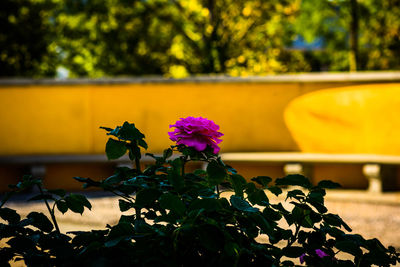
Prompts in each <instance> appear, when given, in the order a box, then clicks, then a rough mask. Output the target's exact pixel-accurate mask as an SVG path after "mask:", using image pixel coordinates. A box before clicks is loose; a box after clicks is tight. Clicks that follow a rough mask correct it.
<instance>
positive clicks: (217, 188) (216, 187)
mask: <svg viewBox="0 0 400 267" xmlns="http://www.w3.org/2000/svg"><path fill="white" fill-rule="evenodd" d="M215 189H216V190H217V195H218V198H219V187H218V185H216V186H215Z"/></svg>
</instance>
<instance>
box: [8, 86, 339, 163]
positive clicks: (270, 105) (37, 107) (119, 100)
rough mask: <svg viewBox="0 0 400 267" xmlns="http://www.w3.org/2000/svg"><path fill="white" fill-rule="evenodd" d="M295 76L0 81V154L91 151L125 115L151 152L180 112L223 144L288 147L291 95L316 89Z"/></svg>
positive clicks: (225, 147) (227, 147)
mask: <svg viewBox="0 0 400 267" xmlns="http://www.w3.org/2000/svg"><path fill="white" fill-rule="evenodd" d="M329 86H332V84H329V83H323V84H320V85H319V86H316V85H315V84H311V85H309V86H304V85H302V84H300V83H280V84H279V83H153V84H152V83H145V84H125V85H121V84H120V85H30V86H3V87H0V126H1V129H2V130H1V131H0V140H1V142H0V155H29V154H93V153H95V154H98V153H103V152H104V146H105V142H106V139H107V137H106V135H105V132H104V131H103V130H101V129H99V126H108V127H114V126H116V125H121V124H122V123H123V122H124V121H125V120H127V121H129V122H134V123H135V124H136V126H137V127H138V128H139V129H140V130H141V131H142V132H143V133H145V135H146V137H147V141H148V143H149V145H150V147H149V151H150V152H154V153H157V152H161V151H162V150H163V149H164V148H166V147H168V146H169V145H171V144H172V143H171V142H170V141H169V139H168V135H167V132H168V130H169V128H168V126H169V125H170V124H172V123H174V122H175V121H176V120H177V119H179V118H181V117H186V116H203V117H206V118H209V119H212V120H214V121H215V122H216V123H217V124H219V125H220V126H221V131H222V132H223V133H224V134H225V136H224V137H223V142H222V151H224V152H228V151H281V150H295V149H296V145H295V143H294V141H293V139H292V137H291V135H290V133H289V132H288V130H287V128H286V126H285V124H284V121H283V117H282V114H283V110H284V108H285V106H286V105H287V103H288V102H289V101H290V100H292V99H293V98H295V97H297V96H299V95H301V94H304V93H307V92H311V91H314V90H317V89H319V88H325V87H329Z"/></svg>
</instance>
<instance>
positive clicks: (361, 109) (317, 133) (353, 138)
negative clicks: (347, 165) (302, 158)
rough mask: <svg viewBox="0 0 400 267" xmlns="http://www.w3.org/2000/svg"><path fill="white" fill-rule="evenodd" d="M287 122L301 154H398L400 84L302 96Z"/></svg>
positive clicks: (289, 110) (290, 108)
mask: <svg viewBox="0 0 400 267" xmlns="http://www.w3.org/2000/svg"><path fill="white" fill-rule="evenodd" d="M285 120H286V123H287V125H288V128H289V129H290V131H291V133H292V135H293V137H294V139H295V140H296V142H297V144H298V145H299V147H300V149H301V151H304V152H317V153H318V152H320V153H367V154H395V155H400V138H399V136H400V83H393V84H369V85H358V86H351V87H342V88H339V89H328V90H321V91H318V92H313V93H309V94H305V95H303V96H301V97H299V98H297V99H295V100H293V101H292V102H291V103H290V104H289V105H288V107H287V109H286V111H285Z"/></svg>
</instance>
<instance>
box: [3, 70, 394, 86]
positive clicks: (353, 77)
mask: <svg viewBox="0 0 400 267" xmlns="http://www.w3.org/2000/svg"><path fill="white" fill-rule="evenodd" d="M399 81H400V72H399V71H389V72H386V71H385V72H354V73H348V72H347V73H342V72H341V73H331V72H320V73H301V74H279V75H268V76H248V77H231V76H226V75H216V76H193V77H189V78H184V79H172V78H165V77H162V76H149V77H120V78H99V79H88V78H78V79H26V78H10V79H0V86H10V85H11V86H12V85H15V86H18V85H81V84H96V85H110V84H149V83H166V84H168V83H324V82H327V83H328V82H329V83H332V82H338V83H339V82H340V83H342V82H368V83H377V82H380V83H381V82H399Z"/></svg>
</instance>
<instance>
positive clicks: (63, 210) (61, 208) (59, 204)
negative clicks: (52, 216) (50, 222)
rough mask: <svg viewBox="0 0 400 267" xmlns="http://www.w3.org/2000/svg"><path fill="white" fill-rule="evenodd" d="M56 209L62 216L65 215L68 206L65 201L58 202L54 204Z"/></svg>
mask: <svg viewBox="0 0 400 267" xmlns="http://www.w3.org/2000/svg"><path fill="white" fill-rule="evenodd" d="M56 206H57V209H58V210H59V211H61V213H62V214H64V213H66V212H67V211H68V205H67V202H65V200H59V201H57V202H56Z"/></svg>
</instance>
